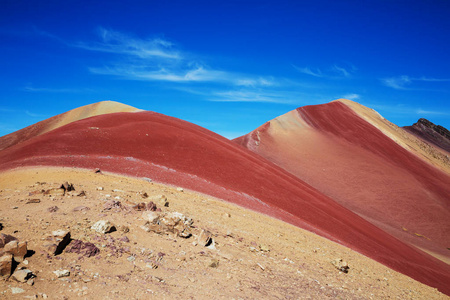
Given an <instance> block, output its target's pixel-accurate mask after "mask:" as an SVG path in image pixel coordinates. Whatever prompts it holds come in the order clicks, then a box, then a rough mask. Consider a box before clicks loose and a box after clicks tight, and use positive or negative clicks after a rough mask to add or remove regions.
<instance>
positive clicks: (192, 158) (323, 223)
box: [0, 112, 450, 294]
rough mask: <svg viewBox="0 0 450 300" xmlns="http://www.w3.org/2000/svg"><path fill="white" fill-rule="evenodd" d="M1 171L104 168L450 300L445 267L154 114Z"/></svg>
mask: <svg viewBox="0 0 450 300" xmlns="http://www.w3.org/2000/svg"><path fill="white" fill-rule="evenodd" d="M0 162H1V164H0V170H7V169H11V168H15V167H21V166H36V165H49V166H74V167H82V168H91V169H94V168H101V169H103V170H105V171H110V172H115V173H122V174H126V175H131V176H139V177H150V178H152V179H154V180H156V181H160V182H165V183H169V184H175V185H180V186H183V187H185V188H189V189H193V190H196V191H199V192H203V193H206V194H209V195H212V196H216V197H218V198H221V199H225V200H228V201H231V202H234V203H237V204H239V205H242V206H245V207H248V208H251V209H254V210H256V211H260V212H263V213H265V214H268V215H271V216H274V217H276V218H280V219H282V220H284V221H287V222H289V223H292V224H294V225H296V226H299V227H303V228H306V229H308V230H311V231H314V232H316V233H318V234H320V235H322V236H325V237H327V238H329V239H332V240H334V241H337V242H339V243H341V244H343V245H346V246H348V247H350V248H352V249H355V250H357V251H358V252H360V253H362V254H364V255H366V256H369V257H371V258H373V259H375V260H377V261H379V262H381V263H383V264H385V265H387V266H389V267H391V268H393V269H395V270H397V271H399V272H402V273H404V274H406V275H409V276H411V277H412V278H415V279H417V280H419V281H421V282H423V283H425V284H428V285H430V286H434V287H437V288H438V289H439V290H441V291H442V292H444V293H447V294H450V285H449V283H450V267H449V266H448V265H446V264H444V263H442V262H441V261H439V260H437V259H434V258H433V257H431V256H429V255H427V254H425V253H423V252H421V251H419V250H417V249H415V248H413V247H411V246H408V245H406V244H404V243H402V242H400V241H399V240H397V239H395V238H393V237H392V236H390V235H389V234H387V233H385V232H384V231H382V230H380V229H379V228H377V227H376V226H374V225H372V224H370V223H368V222H367V221H365V220H364V219H363V218H361V217H359V216H358V215H356V214H354V213H352V212H351V211H349V210H347V209H346V208H344V207H342V206H341V205H339V204H337V203H336V202H335V201H333V200H332V199H330V198H328V197H326V196H324V195H323V194H322V193H320V192H319V191H317V190H316V189H314V188H312V187H310V186H309V185H307V184H306V183H304V182H303V181H301V180H299V179H298V178H297V177H296V176H294V175H292V174H290V173H288V172H287V171H285V170H283V169H281V168H280V167H277V166H276V165H274V164H272V163H271V162H269V161H267V160H266V159H263V158H262V157H260V156H259V155H256V154H254V153H252V152H250V151H248V150H247V149H245V148H243V147H240V146H239V145H237V144H235V143H233V142H231V141H229V140H227V139H225V138H223V137H221V136H219V135H216V134H214V133H212V132H210V131H208V130H206V129H203V128H201V127H198V126H196V125H193V124H190V123H187V122H184V121H181V120H178V119H175V118H170V117H167V116H163V115H160V114H157V113H151V112H139V113H116V114H109V115H102V116H97V117H92V118H88V119H84V120H81V121H77V122H74V123H71V124H68V125H66V126H63V127H60V128H58V129H55V130H53V131H51V132H48V133H46V134H43V135H40V136H37V137H35V138H31V139H29V140H27V141H24V142H22V143H19V144H16V145H15V146H12V147H10V148H8V149H5V150H3V151H1V152H0Z"/></svg>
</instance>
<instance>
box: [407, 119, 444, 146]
mask: <svg viewBox="0 0 450 300" xmlns="http://www.w3.org/2000/svg"><path fill="white" fill-rule="evenodd" d="M403 128H404V129H405V130H406V131H408V132H410V133H412V134H414V135H416V136H418V137H419V138H421V139H423V140H425V141H427V142H429V143H431V144H433V145H435V146H437V147H439V148H441V149H443V150H445V151H447V153H450V131H448V129H447V128H445V127H442V126H440V125H435V124H434V123H433V122H431V121H428V120H427V119H424V118H421V119H419V120H418V121H417V122H416V123H414V124H413V125H412V126H405V127H403Z"/></svg>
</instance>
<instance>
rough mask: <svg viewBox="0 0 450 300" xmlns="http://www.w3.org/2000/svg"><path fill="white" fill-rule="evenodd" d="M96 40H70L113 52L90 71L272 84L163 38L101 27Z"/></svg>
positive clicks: (142, 77)
mask: <svg viewBox="0 0 450 300" xmlns="http://www.w3.org/2000/svg"><path fill="white" fill-rule="evenodd" d="M98 36H99V41H95V42H78V43H74V44H72V46H74V47H78V48H81V49H84V50H88V51H96V52H105V53H111V54H116V55H117V56H116V57H115V58H112V59H111V60H109V61H106V63H105V64H104V66H101V67H98V66H97V67H90V68H89V71H90V72H91V73H93V74H101V75H111V76H117V77H121V78H124V79H129V80H145V81H167V82H176V83H195V82H214V83H220V84H228V85H234V86H252V87H258V86H261V87H262V86H266V87H267V86H275V85H277V82H276V79H275V78H273V77H271V76H255V75H251V74H243V73H240V72H234V71H229V70H223V69H218V68H213V67H211V66H209V65H208V64H205V63H204V62H203V61H202V60H201V59H199V58H198V57H197V56H196V55H193V54H191V53H188V52H185V51H182V50H179V49H178V48H177V45H176V44H175V43H173V42H171V41H168V40H167V39H164V38H160V37H158V38H150V39H141V38H137V37H133V36H131V35H129V34H125V33H122V32H118V31H114V30H109V29H105V28H100V29H99V30H98Z"/></svg>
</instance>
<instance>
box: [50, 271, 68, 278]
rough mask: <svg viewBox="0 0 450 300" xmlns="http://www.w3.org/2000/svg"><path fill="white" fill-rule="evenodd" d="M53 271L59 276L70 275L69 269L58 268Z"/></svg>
mask: <svg viewBox="0 0 450 300" xmlns="http://www.w3.org/2000/svg"><path fill="white" fill-rule="evenodd" d="M53 273H54V274H55V275H56V277H57V278H61V277H68V276H70V271H69V270H56V271H53Z"/></svg>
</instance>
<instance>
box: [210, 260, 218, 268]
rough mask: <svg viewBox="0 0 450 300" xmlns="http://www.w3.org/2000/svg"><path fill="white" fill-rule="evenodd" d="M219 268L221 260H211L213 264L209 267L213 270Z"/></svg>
mask: <svg viewBox="0 0 450 300" xmlns="http://www.w3.org/2000/svg"><path fill="white" fill-rule="evenodd" d="M218 266H219V260H218V259H215V258H213V259H211V263H210V264H209V267H211V268H217V267H218Z"/></svg>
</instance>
